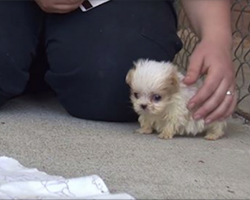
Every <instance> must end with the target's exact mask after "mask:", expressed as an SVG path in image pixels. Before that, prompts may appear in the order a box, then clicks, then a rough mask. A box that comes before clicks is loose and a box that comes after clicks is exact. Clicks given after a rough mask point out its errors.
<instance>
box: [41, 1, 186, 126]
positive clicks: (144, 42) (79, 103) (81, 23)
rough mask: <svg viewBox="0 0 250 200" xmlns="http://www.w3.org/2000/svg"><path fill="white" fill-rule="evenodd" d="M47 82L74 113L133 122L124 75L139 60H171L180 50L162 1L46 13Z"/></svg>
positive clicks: (172, 19)
mask: <svg viewBox="0 0 250 200" xmlns="http://www.w3.org/2000/svg"><path fill="white" fill-rule="evenodd" d="M45 36H46V47H47V56H48V62H49V64H50V70H49V71H48V73H47V74H46V80H47V82H48V83H49V85H50V86H51V87H52V89H53V90H54V91H55V92H56V94H57V96H58V98H59V100H60V102H61V103H62V105H63V106H64V107H65V108H66V110H67V111H68V112H69V113H70V114H71V115H73V116H75V117H79V118H84V119H90V120H103V121H116V122H119V121H120V122H121V121H123V122H124V121H134V120H136V118H137V116H136V114H135V113H134V112H133V110H132V108H131V104H130V100H129V88H128V86H127V85H126V83H125V76H126V73H127V71H128V70H129V68H131V67H132V63H133V61H135V60H137V59H139V58H149V59H154V60H159V61H160V60H172V59H173V58H174V56H175V54H176V52H177V51H179V50H180V48H181V42H180V40H179V38H178V37H177V35H176V21H175V15H174V14H173V9H172V7H171V6H170V4H169V3H168V2H166V1H161V0H158V1H152V0H148V1H147V0H144V1H141V0H137V1H118V0H117V1H115V0H113V1H111V2H109V3H106V4H104V5H102V6H99V7H97V8H94V9H93V10H91V11H88V12H86V13H83V12H81V11H80V10H77V11H75V12H73V13H70V14H67V15H48V17H47V23H46V34H45Z"/></svg>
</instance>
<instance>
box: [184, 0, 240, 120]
mask: <svg viewBox="0 0 250 200" xmlns="http://www.w3.org/2000/svg"><path fill="white" fill-rule="evenodd" d="M182 5H183V7H184V10H185V12H186V14H187V16H188V19H189V21H190V23H191V25H192V28H193V30H194V31H195V32H196V34H197V35H198V37H199V38H200V42H199V44H198V45H197V46H196V48H195V50H194V52H193V53H192V55H191V57H190V60H189V66H188V70H187V75H186V77H185V79H184V83H186V84H192V83H194V82H196V80H197V79H198V78H199V76H200V75H202V74H206V75H207V76H206V79H205V82H204V84H203V86H202V87H201V88H200V90H199V91H198V93H197V94H196V95H195V96H194V97H193V98H192V99H191V100H190V102H189V104H188V108H189V109H191V110H192V109H193V108H197V111H196V112H195V113H194V115H193V117H194V118H195V119H197V120H198V119H204V120H205V121H206V123H211V122H213V121H215V120H223V119H225V118H227V117H228V116H230V115H231V114H232V113H233V110H234V108H235V105H236V102H237V96H236V95H235V94H234V95H227V93H228V92H227V91H230V92H232V93H235V80H234V70H233V62H232V52H231V50H232V31H231V13H230V6H231V1H230V0H182ZM230 92H229V94H230Z"/></svg>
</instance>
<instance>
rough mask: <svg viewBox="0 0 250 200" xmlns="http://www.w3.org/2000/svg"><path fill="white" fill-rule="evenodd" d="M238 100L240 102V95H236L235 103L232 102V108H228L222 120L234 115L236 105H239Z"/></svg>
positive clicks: (234, 97)
mask: <svg viewBox="0 0 250 200" xmlns="http://www.w3.org/2000/svg"><path fill="white" fill-rule="evenodd" d="M237 100H238V95H237V94H234V96H233V101H232V103H231V105H230V107H229V108H228V110H227V112H226V114H225V115H224V117H223V118H221V120H224V119H226V118H228V117H230V116H231V115H232V114H233V112H234V110H235V108H236V105H237Z"/></svg>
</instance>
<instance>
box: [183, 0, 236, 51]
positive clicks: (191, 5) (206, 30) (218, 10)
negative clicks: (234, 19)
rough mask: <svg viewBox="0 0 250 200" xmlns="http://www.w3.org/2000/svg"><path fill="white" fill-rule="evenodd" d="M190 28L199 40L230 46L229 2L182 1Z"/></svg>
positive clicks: (223, 0) (227, 0) (224, 0)
mask: <svg viewBox="0 0 250 200" xmlns="http://www.w3.org/2000/svg"><path fill="white" fill-rule="evenodd" d="M182 5H183V7H184V10H185V12H186V14H187V17H188V19H189V21H190V23H191V26H192V28H193V29H194V31H195V33H196V34H197V35H198V37H199V38H200V39H201V40H208V41H211V42H220V43H222V44H225V45H229V47H230V48H231V45H232V30H231V14H230V6H231V1H230V0H182Z"/></svg>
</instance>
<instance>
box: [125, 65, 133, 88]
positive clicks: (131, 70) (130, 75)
mask: <svg viewBox="0 0 250 200" xmlns="http://www.w3.org/2000/svg"><path fill="white" fill-rule="evenodd" d="M134 72H135V68H132V69H130V70H129V71H128V73H127V76H126V83H127V84H128V85H129V86H131V82H132V79H133V74H134Z"/></svg>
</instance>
